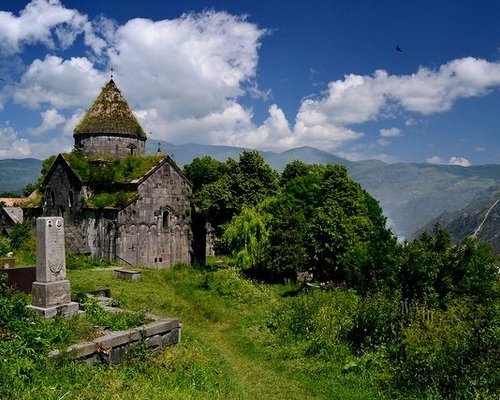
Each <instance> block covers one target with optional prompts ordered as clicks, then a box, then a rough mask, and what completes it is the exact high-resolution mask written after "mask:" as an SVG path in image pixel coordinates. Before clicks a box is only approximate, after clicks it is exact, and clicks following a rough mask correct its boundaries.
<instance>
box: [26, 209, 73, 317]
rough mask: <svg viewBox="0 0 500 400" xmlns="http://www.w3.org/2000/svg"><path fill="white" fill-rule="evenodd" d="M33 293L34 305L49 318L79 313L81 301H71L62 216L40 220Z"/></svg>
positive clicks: (37, 227)
mask: <svg viewBox="0 0 500 400" xmlns="http://www.w3.org/2000/svg"><path fill="white" fill-rule="evenodd" d="M32 295H33V305H32V306H31V308H33V309H34V310H35V311H36V312H37V313H38V315H40V316H43V317H45V318H52V317H55V316H56V315H62V316H65V317H70V316H72V315H75V314H76V313H78V303H76V302H74V301H71V296H70V283H69V280H67V279H66V258H65V251H64V219H63V218H61V217H41V218H37V220H36V282H34V283H33V286H32Z"/></svg>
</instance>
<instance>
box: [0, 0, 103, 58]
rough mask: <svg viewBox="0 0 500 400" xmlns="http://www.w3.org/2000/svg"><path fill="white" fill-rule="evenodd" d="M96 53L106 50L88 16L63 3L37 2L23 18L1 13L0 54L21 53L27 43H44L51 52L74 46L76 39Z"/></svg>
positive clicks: (31, 4) (30, 5)
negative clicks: (80, 36) (81, 39)
mask: <svg viewBox="0 0 500 400" xmlns="http://www.w3.org/2000/svg"><path fill="white" fill-rule="evenodd" d="M79 34H84V40H85V42H86V44H87V45H88V46H90V47H91V48H92V49H93V50H94V51H95V52H97V53H99V52H100V51H101V50H102V48H103V47H105V41H104V39H102V38H99V37H98V36H97V34H96V32H95V29H94V27H93V26H92V24H91V23H90V22H89V21H88V18H87V16H86V15H84V14H81V13H79V12H78V11H77V10H71V9H68V8H66V7H64V6H63V5H62V4H61V2H60V1H59V0H33V1H31V2H30V3H29V4H28V5H26V7H25V8H24V9H23V10H21V12H20V13H19V16H16V15H14V14H13V13H11V12H6V11H0V52H3V53H4V54H15V53H19V52H20V51H21V50H22V48H23V46H24V45H26V44H38V43H41V44H43V45H45V46H46V47H48V48H50V49H55V48H61V49H67V48H68V47H70V46H71V45H72V44H73V43H74V41H75V38H76V36H78V35H79Z"/></svg>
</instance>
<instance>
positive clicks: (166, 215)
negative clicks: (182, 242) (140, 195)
mask: <svg viewBox="0 0 500 400" xmlns="http://www.w3.org/2000/svg"><path fill="white" fill-rule="evenodd" d="M169 217H170V212H169V211H168V210H165V211H163V214H162V218H163V229H167V228H168V219H169Z"/></svg>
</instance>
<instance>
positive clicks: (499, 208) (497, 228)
mask: <svg viewBox="0 0 500 400" xmlns="http://www.w3.org/2000/svg"><path fill="white" fill-rule="evenodd" d="M436 223H439V224H440V225H442V226H443V227H444V228H445V229H447V230H448V231H449V232H450V233H451V236H452V238H453V240H455V241H459V240H462V239H464V238H466V237H469V236H474V237H476V238H477V239H479V240H480V241H481V242H485V243H490V244H491V246H492V247H493V250H494V251H495V253H497V254H500V236H499V233H500V186H496V187H492V188H490V189H488V190H486V191H484V192H483V193H482V194H481V195H480V196H477V197H476V198H474V199H473V200H472V201H471V202H470V203H469V204H468V205H467V206H466V207H464V208H462V209H460V210H456V211H453V212H444V213H442V214H441V215H439V216H438V217H437V218H435V219H433V220H432V221H430V222H429V223H428V224H427V226H426V229H431V228H432V226H433V225H434V224H436Z"/></svg>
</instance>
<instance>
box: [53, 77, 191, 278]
mask: <svg viewBox="0 0 500 400" xmlns="http://www.w3.org/2000/svg"><path fill="white" fill-rule="evenodd" d="M74 138H75V148H77V149H79V150H80V151H81V152H82V153H83V154H84V155H87V156H97V155H105V156H111V157H115V158H123V157H125V156H128V155H130V154H132V153H133V155H134V156H141V155H142V154H144V149H145V142H146V135H145V133H144V131H143V130H142V128H141V127H140V125H139V124H138V122H137V120H136V119H135V117H134V115H133V113H132V112H131V111H130V109H129V108H128V105H127V103H126V101H125V99H124V98H123V97H122V95H121V93H120V91H119V90H118V88H117V87H116V85H115V83H114V82H113V81H112V80H111V81H110V82H109V83H108V84H107V85H106V86H105V87H104V88H103V91H102V92H101V94H100V95H99V97H98V98H97V99H96V101H95V102H94V104H93V105H92V107H91V108H90V109H89V111H87V113H86V115H85V116H84V118H83V119H82V121H81V122H80V123H79V124H78V125H77V127H75V134H74ZM123 185H124V186H126V189H127V190H128V191H132V192H134V191H135V192H136V193H137V195H136V196H135V197H134V198H133V199H132V200H130V201H129V202H128V203H127V204H126V205H125V206H123V207H119V208H112V207H108V208H104V209H96V208H90V207H86V206H85V201H86V200H87V199H88V198H89V196H90V195H91V190H90V188H89V186H88V185H87V183H86V182H83V181H82V180H81V179H80V177H79V176H78V175H77V174H76V173H75V172H74V171H73V170H72V169H71V167H70V166H69V164H68V163H67V162H66V161H65V160H64V158H63V157H62V156H61V155H59V156H58V157H57V159H56V160H55V162H54V164H53V165H52V167H51V168H50V170H49V172H48V173H47V175H46V177H45V180H44V184H43V186H44V205H43V214H44V215H58V216H61V217H64V218H65V220H66V221H67V224H66V225H67V229H66V232H67V235H66V245H67V247H68V248H69V250H71V251H73V252H76V253H87V254H91V255H92V256H94V257H96V258H106V259H110V260H113V261H118V262H123V263H126V264H129V265H141V266H147V267H153V268H166V267H170V266H172V265H174V264H175V263H177V262H185V263H190V262H191V258H192V248H193V245H192V242H193V231H192V218H191V203H190V196H191V192H192V186H191V183H190V182H189V181H188V180H187V179H186V177H185V176H184V174H183V173H182V171H181V170H180V168H179V167H178V166H177V165H176V164H175V162H174V161H173V160H172V159H171V158H170V157H168V156H166V157H165V158H163V159H162V160H161V161H159V162H158V164H156V166H155V167H153V168H152V169H151V170H150V171H149V172H147V173H146V174H145V175H144V176H142V177H141V178H139V179H136V180H134V181H131V182H126V183H123Z"/></svg>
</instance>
